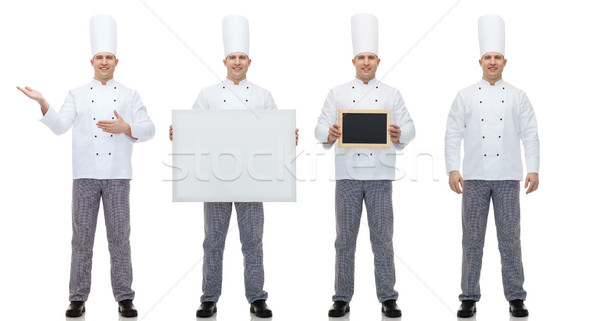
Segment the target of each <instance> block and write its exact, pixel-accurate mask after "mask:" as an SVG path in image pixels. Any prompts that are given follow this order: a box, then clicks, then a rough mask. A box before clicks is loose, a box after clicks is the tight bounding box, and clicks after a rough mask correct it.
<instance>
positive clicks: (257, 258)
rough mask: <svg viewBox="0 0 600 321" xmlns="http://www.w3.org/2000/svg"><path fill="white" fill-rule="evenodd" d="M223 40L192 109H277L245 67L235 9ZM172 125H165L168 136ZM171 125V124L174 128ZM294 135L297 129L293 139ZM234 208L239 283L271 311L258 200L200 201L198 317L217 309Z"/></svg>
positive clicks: (245, 43) (245, 32) (244, 28)
mask: <svg viewBox="0 0 600 321" xmlns="http://www.w3.org/2000/svg"><path fill="white" fill-rule="evenodd" d="M223 44H224V48H225V58H224V59H223V64H224V65H225V67H226V68H227V77H226V78H225V80H223V81H222V82H219V83H217V84H215V85H212V86H210V87H207V88H204V89H202V90H201V91H200V94H199V95H198V98H197V99H196V102H195V103H194V105H193V107H192V108H193V109H277V106H276V105H275V101H274V100H273V97H272V96H271V93H270V92H269V91H268V90H266V89H264V88H261V87H259V86H257V85H255V84H253V83H251V82H250V81H249V80H248V79H246V73H247V72H248V68H249V67H250V64H251V63H252V60H251V59H250V53H249V52H250V51H249V23H248V20H247V19H246V18H245V17H243V16H240V15H229V16H226V17H225V18H223ZM173 130H174V129H173V126H171V128H170V131H169V136H170V139H171V140H173ZM175 130H176V129H175ZM297 139H298V136H297V130H296V141H297ZM233 207H235V211H236V213H237V221H238V228H239V230H240V241H241V243H242V254H243V256H244V287H245V295H246V299H247V300H248V303H250V312H251V313H253V314H254V315H255V316H256V317H259V318H269V317H271V316H272V315H273V314H272V311H271V310H270V308H269V307H268V305H267V303H266V300H267V297H268V294H267V292H266V291H265V290H264V289H263V285H264V267H263V249H262V237H263V225H264V212H263V204H262V203H261V202H234V203H231V202H205V203H204V233H205V235H204V243H203V248H204V260H203V266H202V273H203V277H202V297H201V298H200V301H201V304H200V307H199V308H198V309H197V311H196V316H197V317H199V318H208V317H211V316H213V315H214V314H215V313H216V312H217V305H216V304H217V301H218V300H219V297H220V296H221V284H222V280H223V251H224V248H225V238H226V237H227V232H228V229H229V221H230V218H231V212H232V210H233Z"/></svg>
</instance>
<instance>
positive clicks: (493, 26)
mask: <svg viewBox="0 0 600 321" xmlns="http://www.w3.org/2000/svg"><path fill="white" fill-rule="evenodd" d="M478 25H479V57H483V55H485V54H486V53H488V52H497V53H500V54H502V56H504V20H502V18H500V16H497V15H484V16H481V17H480V18H479V21H478Z"/></svg>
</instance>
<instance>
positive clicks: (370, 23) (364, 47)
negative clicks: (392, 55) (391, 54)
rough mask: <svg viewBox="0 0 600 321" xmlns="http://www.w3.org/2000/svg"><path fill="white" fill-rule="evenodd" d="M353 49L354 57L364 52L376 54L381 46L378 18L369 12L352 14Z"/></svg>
mask: <svg viewBox="0 0 600 321" xmlns="http://www.w3.org/2000/svg"><path fill="white" fill-rule="evenodd" d="M351 24H352V49H353V51H354V57H356V56H357V55H358V54H360V53H363V52H372V53H374V54H375V55H379V54H378V53H377V51H378V50H377V49H378V47H379V29H378V27H377V18H376V17H375V16H374V15H372V14H369V13H359V14H355V15H353V16H352V19H351Z"/></svg>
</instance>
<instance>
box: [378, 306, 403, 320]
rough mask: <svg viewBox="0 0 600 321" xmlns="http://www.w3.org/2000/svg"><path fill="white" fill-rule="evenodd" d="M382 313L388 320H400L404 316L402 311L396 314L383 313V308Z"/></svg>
mask: <svg viewBox="0 0 600 321" xmlns="http://www.w3.org/2000/svg"><path fill="white" fill-rule="evenodd" d="M381 313H383V315H385V316H386V317H388V318H399V317H401V316H402V311H398V313H396V312H385V311H383V308H381Z"/></svg>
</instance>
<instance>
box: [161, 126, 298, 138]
mask: <svg viewBox="0 0 600 321" xmlns="http://www.w3.org/2000/svg"><path fill="white" fill-rule="evenodd" d="M169 139H170V140H171V141H173V125H171V126H169ZM296 139H297V138H296Z"/></svg>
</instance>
